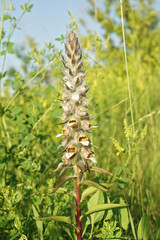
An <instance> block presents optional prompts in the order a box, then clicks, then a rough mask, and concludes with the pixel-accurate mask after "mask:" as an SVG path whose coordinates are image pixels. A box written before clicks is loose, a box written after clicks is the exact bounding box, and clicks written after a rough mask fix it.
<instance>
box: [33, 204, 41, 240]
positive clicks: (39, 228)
mask: <svg viewBox="0 0 160 240" xmlns="http://www.w3.org/2000/svg"><path fill="white" fill-rule="evenodd" d="M32 209H33V213H34V219H35V220H36V218H38V217H39V214H38V212H37V210H36V208H35V206H34V205H33V204H32ZM36 225H37V229H38V233H39V237H40V240H43V222H42V221H39V220H36Z"/></svg>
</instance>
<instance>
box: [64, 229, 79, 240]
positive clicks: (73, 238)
mask: <svg viewBox="0 0 160 240" xmlns="http://www.w3.org/2000/svg"><path fill="white" fill-rule="evenodd" d="M62 228H63V229H64V231H65V232H66V233H67V234H68V235H69V237H70V238H71V239H72V240H76V234H75V233H74V232H72V229H70V228H68V227H66V226H63V227H62Z"/></svg>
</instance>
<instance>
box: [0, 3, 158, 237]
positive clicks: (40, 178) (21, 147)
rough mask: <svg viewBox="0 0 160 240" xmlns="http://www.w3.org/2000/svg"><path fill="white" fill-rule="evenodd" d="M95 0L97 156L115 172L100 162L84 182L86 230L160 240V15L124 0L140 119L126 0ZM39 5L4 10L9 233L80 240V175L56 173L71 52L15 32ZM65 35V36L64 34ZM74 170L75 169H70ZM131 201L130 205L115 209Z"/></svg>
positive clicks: (1, 169) (1, 163)
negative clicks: (13, 62)
mask: <svg viewBox="0 0 160 240" xmlns="http://www.w3.org/2000/svg"><path fill="white" fill-rule="evenodd" d="M88 2H89V5H88V13H89V15H90V16H91V18H94V19H95V17H96V18H97V19H96V20H97V24H98V26H100V27H101V28H102V33H103V34H102V35H101V36H99V35H98V33H97V32H96V31H90V30H88V31H87V32H86V35H85V36H83V37H82V46H83V48H84V51H86V52H87V54H84V56H83V58H84V65H85V68H86V69H87V72H88V74H87V75H86V79H87V83H88V85H89V86H90V91H89V92H88V96H89V97H92V96H93V99H92V100H91V105H92V106H94V107H93V108H90V114H91V116H93V117H94V118H95V120H94V121H95V125H98V126H99V128H98V129H97V130H96V134H94V135H93V142H94V143H95V145H96V146H97V147H98V148H97V150H96V151H95V152H96V159H97V160H98V166H100V167H103V168H104V169H106V170H107V171H104V170H101V168H98V169H96V168H94V167H93V168H91V172H90V173H89V174H88V175H89V178H90V180H88V179H86V180H85V179H84V181H83V182H82V186H81V188H82V196H81V203H80V205H81V206H82V214H83V216H86V217H84V218H83V227H84V232H83V236H84V239H89V237H92V238H93V239H111V238H113V239H133V238H134V239H153V240H155V239H156V240H158V239H160V229H159V221H160V219H159V215H158V209H159V201H160V195H159V185H158V184H157V183H158V182H159V172H160V165H159V157H160V151H159V145H158V144H159V136H160V129H159V116H160V115H159V92H160V84H159V74H160V67H159V66H160V58H159V49H160V42H159V35H160V27H159V21H160V20H159V19H160V17H159V14H158V13H157V11H156V10H155V9H154V8H153V7H152V4H150V1H138V0H137V1H135V3H134V4H133V2H132V1H124V4H123V10H124V22H125V37H126V47H127V60H128V71H129V75H130V85H131V97H132V99H131V100H132V107H133V115H134V126H133V125H132V124H131V113H130V110H131V109H130V104H129V101H128V99H126V96H127V94H128V86H127V80H126V72H125V64H124V61H123V56H124V53H123V46H122V31H121V19H120V18H121V15H120V5H119V1H118V0H111V1H108V0H104V1H103V2H102V7H100V6H99V2H98V1H97V9H95V6H94V4H93V1H88ZM32 8H33V4H30V1H28V2H27V3H26V4H23V6H21V9H22V12H21V15H20V16H19V18H18V17H17V16H14V7H13V5H12V1H11V2H10V4H9V7H8V9H6V11H5V12H4V17H3V18H2V17H1V21H2V20H3V21H2V25H3V28H1V29H0V42H1V51H0V57H1V62H2V65H1V73H0V78H1V82H5V83H4V86H3V90H2V89H1V100H0V101H1V102H0V114H1V117H0V159H1V160H0V173H1V174H0V238H1V239H2V240H7V239H19V240H24V239H25V240H26V239H34V240H36V239H37V240H38V239H49V240H56V239H57V240H64V239H76V238H75V232H74V230H73V229H72V228H71V227H70V226H69V224H68V223H70V221H71V220H70V219H72V221H73V224H74V223H75V222H76V220H75V207H74V199H75V193H74V192H73V189H74V187H75V186H74V182H73V180H71V178H69V179H68V178H67V174H66V175H65V174H64V178H63V179H61V180H60V181H59V185H58V187H57V185H56V184H57V183H56V179H57V177H56V176H57V175H56V174H57V173H56V172H54V169H56V167H57V165H58V163H59V162H60V155H59V154H58V152H59V150H57V146H58V140H57V139H56V138H55V136H56V135H57V133H59V129H60V128H59V126H58V125H57V124H58V120H57V116H59V115H60V112H61V109H60V103H59V102H58V101H57V98H60V91H61V87H60V84H59V81H58V80H57V79H58V77H61V59H60V54H61V51H57V50H56V48H55V44H56V43H55V44H54V43H45V44H44V46H43V47H42V48H41V49H40V48H39V46H38V45H37V43H36V41H35V40H34V39H32V38H30V37H29V38H28V39H27V42H28V46H27V49H26V48H24V46H15V44H14V42H13V40H12V36H13V34H14V31H15V29H16V28H17V27H18V23H19V21H20V20H21V18H22V17H23V15H24V14H32V13H30V12H31V10H32ZM10 11H11V12H12V14H11V12H10ZM96 11H97V15H96ZM113 12H114V14H112V13H113ZM69 15H70V17H71V24H70V25H69V28H70V29H72V30H77V31H78V27H77V26H78V25H77V21H76V20H75V18H74V17H73V16H72V14H71V13H69ZM114 19H117V20H116V21H115V20H114ZM81 22H83V21H81ZM6 24H9V28H8V29H7V28H6ZM113 33H114V34H113ZM115 36H116V37H115ZM56 40H58V41H61V43H63V42H64V40H65V35H64V33H63V34H61V36H60V37H59V38H58V39H56ZM7 54H14V55H15V56H17V58H19V60H20V61H21V68H20V69H17V68H11V69H7V71H5V63H6V58H7ZM122 100H124V101H123V102H121V101H122ZM120 102H121V103H120ZM118 103H119V105H117V106H115V105H116V104H118ZM93 125H94V124H93ZM66 171H68V172H69V176H73V175H72V174H73V173H71V172H70V169H67V170H66ZM108 171H109V172H108ZM99 172H101V173H102V174H101V175H100V174H99ZM110 172H111V173H112V174H110ZM73 178H74V176H73ZM63 180H64V181H63ZM65 180H66V181H65ZM67 180H69V181H67ZM61 183H62V184H64V185H65V186H63V185H62V184H61ZM88 186H89V187H88ZM86 187H88V188H86ZM99 189H101V190H103V193H102V191H100V190H99ZM55 190H56V191H55ZM53 192H54V194H53ZM119 199H121V200H120V202H119ZM123 199H125V201H124V200H123ZM95 203H97V204H98V205H97V206H94V205H95ZM124 203H129V207H128V208H121V207H120V208H119V209H118V208H113V207H114V206H116V207H118V206H122V205H121V204H124ZM100 210H101V211H100ZM33 216H34V218H33ZM64 216H68V217H67V218H65V217H64ZM70 216H71V218H70ZM40 218H41V220H40ZM42 218H43V220H42ZM44 218H46V220H44ZM47 219H52V220H50V221H48V220H47ZM89 219H90V220H89ZM59 220H61V221H59ZM85 221H86V222H85Z"/></svg>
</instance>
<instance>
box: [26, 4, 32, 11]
mask: <svg viewBox="0 0 160 240" xmlns="http://www.w3.org/2000/svg"><path fill="white" fill-rule="evenodd" d="M32 8H33V4H30V5H29V6H28V9H27V12H31V10H32Z"/></svg>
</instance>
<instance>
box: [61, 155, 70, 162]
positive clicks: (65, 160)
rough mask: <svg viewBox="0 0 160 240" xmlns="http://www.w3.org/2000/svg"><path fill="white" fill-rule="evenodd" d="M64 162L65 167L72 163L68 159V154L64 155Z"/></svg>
mask: <svg viewBox="0 0 160 240" xmlns="http://www.w3.org/2000/svg"><path fill="white" fill-rule="evenodd" d="M62 162H63V163H64V164H65V165H67V164H69V163H70V160H69V158H67V157H66V153H65V154H64V155H63V157H62Z"/></svg>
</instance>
